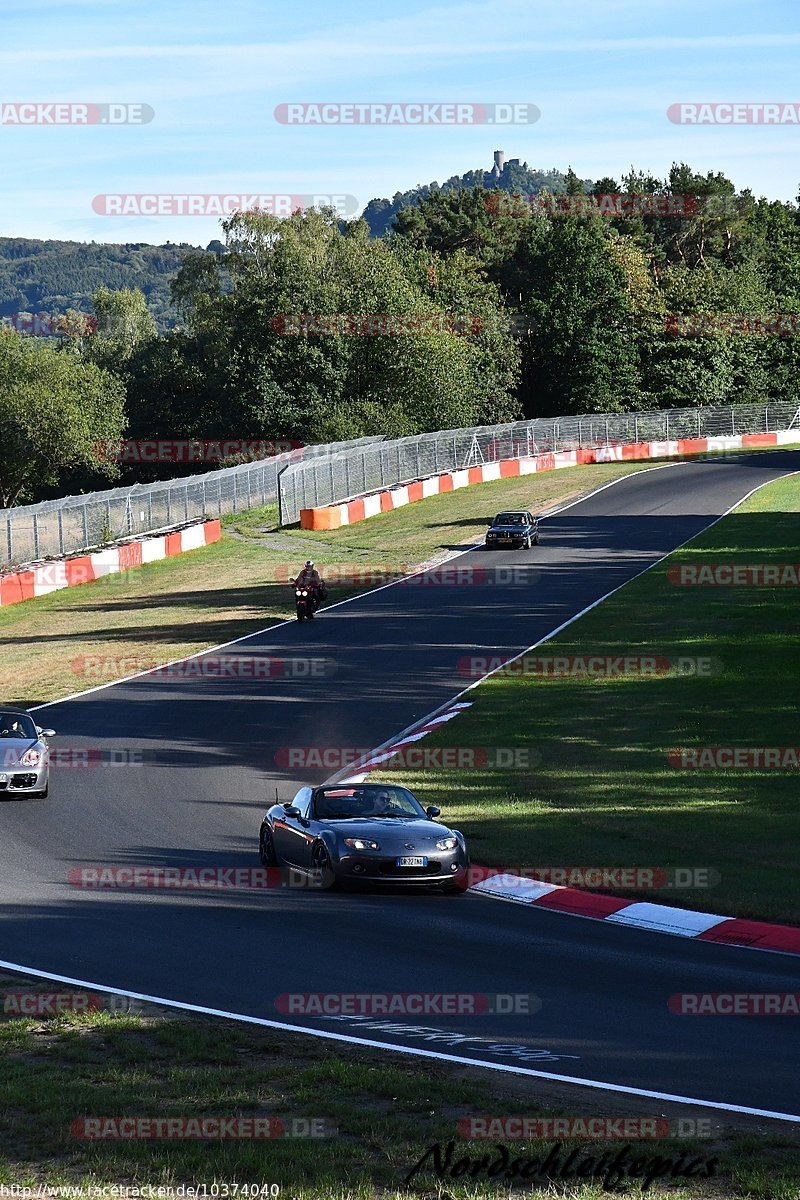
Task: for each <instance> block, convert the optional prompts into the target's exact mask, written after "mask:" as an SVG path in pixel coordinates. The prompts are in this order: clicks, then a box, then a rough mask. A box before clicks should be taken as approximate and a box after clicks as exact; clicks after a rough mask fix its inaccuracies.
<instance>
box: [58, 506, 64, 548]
mask: <svg viewBox="0 0 800 1200" xmlns="http://www.w3.org/2000/svg"><path fill="white" fill-rule="evenodd" d="M58 553H59V554H63V553H64V510H63V509H62V508H59V510H58Z"/></svg>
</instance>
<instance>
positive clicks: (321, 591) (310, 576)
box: [294, 558, 325, 604]
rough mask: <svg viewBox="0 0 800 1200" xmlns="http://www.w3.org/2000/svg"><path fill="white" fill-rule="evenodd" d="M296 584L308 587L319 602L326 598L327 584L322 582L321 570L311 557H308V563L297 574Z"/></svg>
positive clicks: (299, 586)
mask: <svg viewBox="0 0 800 1200" xmlns="http://www.w3.org/2000/svg"><path fill="white" fill-rule="evenodd" d="M294 586H295V587H298V588H307V589H308V591H310V592H311V595H312V598H313V599H314V600H315V601H316V603H317V604H319V602H320V600H324V599H325V585H324V584H323V582H322V577H321V576H320V573H319V571H318V570H317V568H316V567H315V566H314V563H313V562H312V561H311V559H310V558H309V559H306V564H305V566H304V567H303V569H302V571H301V572H300V574H299V575H298V576H297V579H295V581H294Z"/></svg>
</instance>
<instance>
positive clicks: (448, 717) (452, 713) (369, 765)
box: [337, 700, 472, 783]
mask: <svg viewBox="0 0 800 1200" xmlns="http://www.w3.org/2000/svg"><path fill="white" fill-rule="evenodd" d="M471 704H472V701H471V700H470V701H469V702H464V703H461V704H454V705H452V707H451V708H448V709H446V710H445V711H444V712H443V713H440V714H439V716H438V717H433V718H432V719H431V720H430V721H427V722H426V723H425V724H424V725H421V726H420V728H419V729H418V730H417V731H416V732H415V733H410V734H408V736H407V737H401V738H400V740H399V741H396V742H392V743H391V744H390V745H389V746H384V747H382V748H381V749H380V750H376V751H375V752H374V753H373V754H372V755H371V756H370V757H369V758H367V759H364V760H363V761H362V762H360V763H359V764H358V771H357V774H355V775H348V776H347V778H346V779H339V780H337V783H363V782H364V780H365V779H366V778H367V776H368V775H371V774H372V772H373V771H374V770H376V769H377V767H379V766H380V765H381V763H385V762H387V761H388V760H389V759H390V758H394V756H395V754H397V753H398V751H399V750H402V749H403V747H404V746H410V745H411V744H412V743H413V742H418V741H420V739H421V738H424V737H426V736H427V735H428V734H429V733H431V732H432V731H433V730H434V729H438V728H439V726H440V725H444V724H446V722H447V721H452V719H453V717H457V716H458V714H459V713H460V712H462V711H463V710H464V709H465V708H469V707H470V706H471Z"/></svg>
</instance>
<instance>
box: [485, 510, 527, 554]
mask: <svg viewBox="0 0 800 1200" xmlns="http://www.w3.org/2000/svg"><path fill="white" fill-rule="evenodd" d="M538 544H539V522H538V520H537V519H536V517H534V516H533V515H532V514H531V513H529V512H526V511H525V510H524V509H515V510H513V511H510V512H501V513H498V514H497V516H496V517H495V519H494V520H493V521H492V523H491V525H490V526H489V528H488V530H487V531H486V541H485V545H486V549H487V550H490V549H492V548H495V547H498V546H518V547H520V546H521V547H524V548H525V549H530V547H531V546H538Z"/></svg>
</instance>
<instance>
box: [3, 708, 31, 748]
mask: <svg viewBox="0 0 800 1200" xmlns="http://www.w3.org/2000/svg"><path fill="white" fill-rule="evenodd" d="M0 737H2V738H23V739H25V740H27V739H28V738H30V739H32V740H33V741H35V740H36V726H35V725H34V723H33V721H32V720H31V718H30V717H29V716H28V714H27V713H18V712H0Z"/></svg>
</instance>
